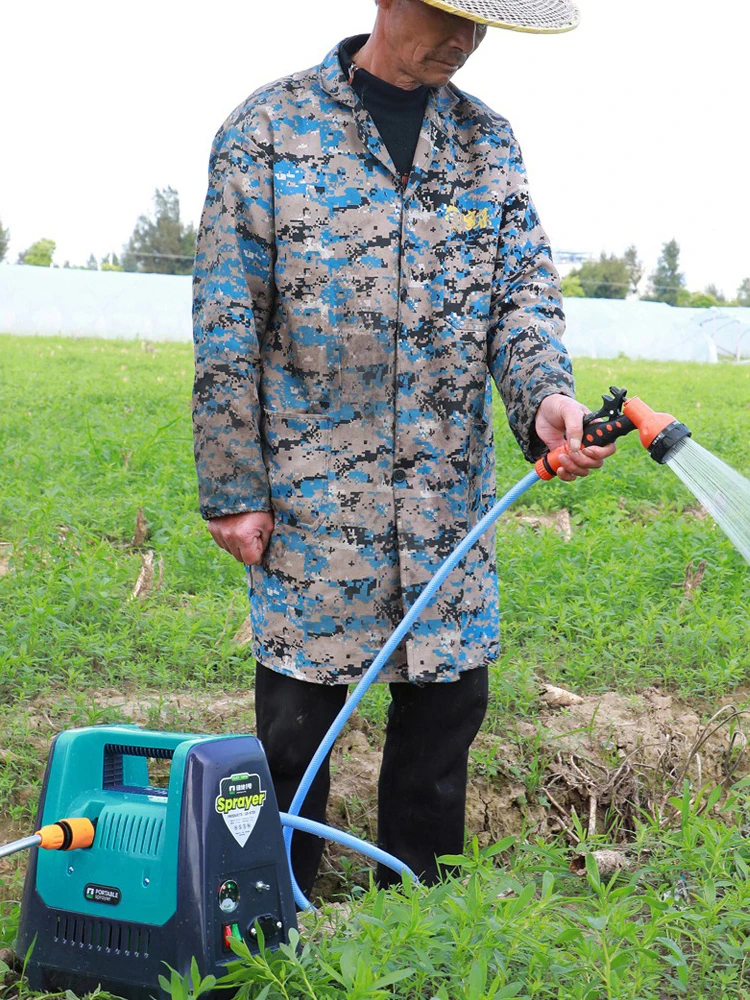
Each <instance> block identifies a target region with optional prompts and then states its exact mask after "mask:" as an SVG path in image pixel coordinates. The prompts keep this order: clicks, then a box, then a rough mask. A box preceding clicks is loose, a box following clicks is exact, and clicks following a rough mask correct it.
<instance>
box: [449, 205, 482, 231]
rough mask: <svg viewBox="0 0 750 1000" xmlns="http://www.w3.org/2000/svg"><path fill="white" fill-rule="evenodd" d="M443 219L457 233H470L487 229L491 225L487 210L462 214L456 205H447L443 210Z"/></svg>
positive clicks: (476, 210) (475, 210)
mask: <svg viewBox="0 0 750 1000" xmlns="http://www.w3.org/2000/svg"><path fill="white" fill-rule="evenodd" d="M445 217H446V219H447V220H448V225H449V226H450V227H451V229H453V230H454V231H455V232H457V233H465V232H470V231H471V230H472V229H489V227H490V226H491V225H492V222H491V221H490V210H489V208H481V209H474V210H473V211H470V212H462V211H461V209H460V208H457V206H456V205H449V206H448V208H447V209H446V210H445Z"/></svg>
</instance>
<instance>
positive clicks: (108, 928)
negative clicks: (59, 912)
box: [55, 915, 151, 958]
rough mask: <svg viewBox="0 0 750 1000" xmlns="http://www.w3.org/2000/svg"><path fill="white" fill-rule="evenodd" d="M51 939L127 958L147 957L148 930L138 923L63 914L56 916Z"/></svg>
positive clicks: (72, 946)
mask: <svg viewBox="0 0 750 1000" xmlns="http://www.w3.org/2000/svg"><path fill="white" fill-rule="evenodd" d="M55 941H56V943H58V944H62V945H67V946H68V947H71V948H88V950H89V951H103V952H109V953H111V954H115V955H118V954H123V955H126V956H128V957H129V958H148V955H149V951H150V950H151V931H150V930H149V929H148V927H140V926H138V924H126V923H120V922H118V921H112V920H93V919H90V918H87V917H80V916H73V915H65V916H58V917H57V922H56V926H55Z"/></svg>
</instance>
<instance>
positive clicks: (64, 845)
mask: <svg viewBox="0 0 750 1000" xmlns="http://www.w3.org/2000/svg"><path fill="white" fill-rule="evenodd" d="M36 835H37V837H41V838H42V839H41V842H40V844H39V846H40V847H43V848H44V849H45V850H47V851H73V850H75V849H76V848H78V847H91V845H92V844H93V843H94V837H95V835H96V827H95V826H94V824H93V823H92V822H91V820H90V819H86V817H85V816H75V817H73V818H72V819H61V820H58V822H57V823H50V824H49V826H43V827H42V828H41V830H37V831H36Z"/></svg>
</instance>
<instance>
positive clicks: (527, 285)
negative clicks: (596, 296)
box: [488, 133, 575, 461]
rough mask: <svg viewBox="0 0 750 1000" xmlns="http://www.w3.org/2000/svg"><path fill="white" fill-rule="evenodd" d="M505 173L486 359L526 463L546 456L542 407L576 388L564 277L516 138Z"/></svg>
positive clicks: (571, 392)
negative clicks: (539, 416)
mask: <svg viewBox="0 0 750 1000" xmlns="http://www.w3.org/2000/svg"><path fill="white" fill-rule="evenodd" d="M507 170H508V186H507V189H506V196H505V201H504V205H503V218H502V223H501V230H500V239H499V243H498V259H497V262H496V266H495V277H494V287H493V294H492V303H491V307H490V329H489V342H488V358H489V366H490V371H491V372H492V377H493V378H494V380H495V383H496V384H497V387H498V389H499V390H500V395H501V396H502V399H503V402H504V404H505V409H506V411H507V414H508V423H509V424H510V427H511V430H512V431H513V433H514V434H515V436H516V440H517V441H518V443H519V445H520V447H521V450H522V451H523V453H524V455H525V456H526V458H527V459H529V460H530V461H535V460H536V459H537V458H539V456H540V455H541V454H543V452H544V450H545V445H544V444H543V443H542V441H540V439H539V438H538V436H537V434H536V431H535V430H534V418H535V416H536V411H537V409H538V408H539V404H540V403H541V402H542V400H543V399H544V397H545V396H549V395H551V394H552V393H557V392H559V393H563V394H565V395H567V396H575V387H574V382H573V374H572V368H571V364H570V358H569V357H568V353H567V351H566V350H565V347H564V346H563V344H562V335H563V333H564V330H565V316H564V314H563V307H562V293H561V291H560V277H559V275H558V273H557V269H556V268H555V266H554V264H553V263H552V255H551V251H550V247H549V242H548V240H547V236H546V234H545V232H544V230H543V229H542V226H541V223H540V221H539V216H538V215H537V213H536V210H535V208H534V206H533V204H532V202H531V199H530V197H529V192H528V184H527V180H526V171H525V169H524V165H523V159H522V157H521V151H520V149H519V147H518V144H517V142H516V140H515V138H514V137H513V134H512V133H511V143H510V148H509V153H508V164H507Z"/></svg>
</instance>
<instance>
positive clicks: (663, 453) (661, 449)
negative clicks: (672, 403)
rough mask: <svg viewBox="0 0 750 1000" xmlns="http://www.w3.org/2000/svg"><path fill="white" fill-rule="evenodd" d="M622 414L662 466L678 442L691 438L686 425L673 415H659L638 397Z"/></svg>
mask: <svg viewBox="0 0 750 1000" xmlns="http://www.w3.org/2000/svg"><path fill="white" fill-rule="evenodd" d="M622 412H623V413H624V415H625V416H626V417H627V418H628V419H629V420H631V421H632V422H633V423H634V424H635V426H636V427H637V428H638V434H639V436H640V439H641V444H642V445H643V447H644V448H646V449H647V451H648V453H649V455H650V456H651V457H652V458H653V459H654V461H656V462H658V463H659V464H660V465H664V463H665V462H666V460H667V456H668V455H669V453H670V452H671V450H672V449H673V448H674V446H675V445H676V444H677V443H678V442H680V441H682V440H683V439H684V438H687V437H690V436H691V432H690V431H689V430H688V428H687V427H686V426H685V424H681V423H680V421H679V420H677V419H676V418H675V417H673V416H672V414H671V413H657V412H655V411H654V410H652V409H651V407H650V406H647V405H646V404H645V403H644V402H643V400H642V399H639V398H638V397H637V396H633V398H632V399H629V400H628V401H627V402H626V403H625V404H624V405H623V408H622Z"/></svg>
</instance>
